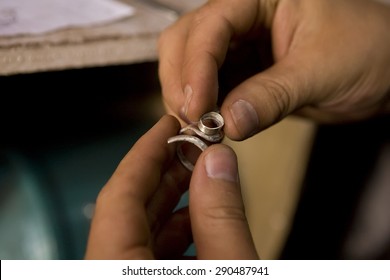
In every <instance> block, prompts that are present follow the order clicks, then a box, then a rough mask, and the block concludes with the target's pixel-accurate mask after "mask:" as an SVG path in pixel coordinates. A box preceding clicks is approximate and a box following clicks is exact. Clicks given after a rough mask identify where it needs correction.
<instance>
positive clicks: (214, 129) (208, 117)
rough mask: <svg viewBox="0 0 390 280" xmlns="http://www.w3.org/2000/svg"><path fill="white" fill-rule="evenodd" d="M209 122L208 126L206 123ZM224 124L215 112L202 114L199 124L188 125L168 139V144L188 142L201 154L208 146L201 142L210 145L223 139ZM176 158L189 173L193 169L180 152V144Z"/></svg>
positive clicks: (181, 151)
mask: <svg viewBox="0 0 390 280" xmlns="http://www.w3.org/2000/svg"><path fill="white" fill-rule="evenodd" d="M208 122H210V124H209V123H208ZM224 124H225V122H224V120H223V117H222V115H220V114H219V113H217V112H209V113H206V114H204V115H203V116H202V117H201V118H200V120H199V122H198V123H197V125H196V124H190V125H188V126H186V127H184V128H182V129H181V130H180V132H179V133H180V134H179V135H176V136H173V137H170V138H169V139H168V144H171V143H174V142H189V143H192V144H194V145H195V146H197V147H198V148H199V149H200V150H201V151H202V152H203V151H204V150H206V149H207V147H208V145H207V144H206V143H205V142H204V141H203V140H206V141H208V142H210V143H219V142H221V141H222V139H223V136H224V134H223V131H222V128H223V126H224ZM185 133H194V134H196V135H197V136H198V137H197V136H195V135H188V134H185ZM176 153H177V156H178V157H179V160H180V162H181V163H182V164H183V165H184V167H185V168H187V169H188V170H189V171H192V170H193V169H194V165H193V164H192V163H191V162H190V161H189V160H188V159H187V158H186V157H185V155H184V154H183V150H182V143H181V144H179V145H178V146H177V149H176Z"/></svg>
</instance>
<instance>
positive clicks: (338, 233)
mask: <svg viewBox="0 0 390 280" xmlns="http://www.w3.org/2000/svg"><path fill="white" fill-rule="evenodd" d="M18 1H22V0H15V1H8V0H7V1H5V2H3V4H4V3H8V6H7V7H6V9H5V10H4V7H3V10H2V9H1V7H2V6H0V26H1V25H3V26H4V25H6V24H9V23H10V22H12V20H13V19H14V18H15V17H14V15H15V13H12V12H10V11H19V10H18V9H17V8H18V7H16V6H12V5H11V4H12V3H13V4H15V3H17V2H18ZM39 1H40V0H36V3H39ZM91 1H98V0H91ZM99 1H100V0H99ZM53 2H55V1H53ZM203 2H205V1H194V0H192V1H191V0H186V1H174V0H170V1H168V0H164V1H163V0H161V1H149V0H148V1H131V0H126V1H120V2H119V3H121V4H124V5H127V6H128V7H131V8H132V9H133V10H132V12H131V13H130V14H126V16H124V17H121V18H116V19H115V20H112V21H110V22H105V23H104V24H98V23H96V22H95V23H94V24H91V23H90V25H88V26H67V27H63V28H57V29H56V30H49V31H46V32H43V33H36V34H20V33H16V34H14V35H9V34H7V35H0V93H1V94H0V97H1V103H0V104H1V110H0V124H1V126H0V136H1V137H0V259H82V258H83V255H84V251H85V245H86V240H87V235H88V230H89V223H90V220H91V216H92V214H93V209H94V202H95V199H96V196H97V194H98V192H99V191H100V189H101V187H102V186H103V185H104V184H105V183H106V181H107V180H108V179H109V177H110V176H111V174H112V172H113V171H114V170H115V168H116V166H117V164H118V163H119V161H120V160H121V159H122V157H123V156H124V155H125V154H126V153H127V151H128V150H129V149H130V148H131V146H132V145H133V144H134V142H135V141H136V140H137V139H138V138H139V137H140V136H141V135H142V134H143V133H144V132H146V131H147V130H148V129H149V128H150V127H151V126H152V125H153V124H154V123H155V122H156V121H157V120H158V119H159V117H160V116H161V115H162V114H163V113H164V109H163V106H162V104H161V90H160V85H159V81H158V76H157V68H158V62H157V53H156V41H157V38H158V35H159V33H160V32H161V30H162V29H163V28H165V27H166V26H168V25H169V24H170V23H172V22H173V21H174V20H175V19H176V18H177V17H178V16H179V15H180V14H182V13H184V12H185V11H187V10H190V9H192V8H194V7H196V6H198V5H200V4H201V3H203ZM10 3H11V4H10ZM21 3H23V1H22V2H21ZM95 3H97V2H95ZM11 8H12V9H14V10H12V9H11ZM105 8H106V9H107V7H105ZM116 8H120V6H119V7H118V6H117V7H116ZM122 8H123V7H122ZM125 10H126V9H125ZM69 13H71V12H69ZM16 14H17V13H16ZM74 17H76V16H74ZM106 20H107V19H106ZM79 24H80V23H79ZM0 31H1V28H0ZM0 34H1V33H0ZM264 34H267V33H264ZM254 46H255V47H256V49H252V48H248V47H247V45H242V46H239V45H235V46H233V47H232V50H231V51H232V52H231V55H229V56H228V57H227V61H226V63H225V65H224V66H223V68H222V69H221V71H220V83H221V97H220V100H222V99H223V96H224V95H225V94H226V93H227V92H228V91H229V89H230V88H231V87H233V86H234V85H235V84H236V83H237V82H238V81H239V80H240V79H242V78H245V77H246V76H248V75H250V74H251V73H253V72H254V71H259V66H258V65H253V63H252V62H253V61H260V62H261V64H262V65H261V67H266V66H267V65H269V64H270V63H272V61H270V60H269V57H270V49H269V48H267V47H266V46H263V45H254ZM258 48H260V50H261V51H260V52H258ZM255 51H256V52H255ZM254 53H256V55H257V57H256V58H257V60H256V59H254V57H253V54H254ZM246 61H247V62H248V63H246V64H245V65H246V67H245V71H240V76H237V73H236V72H234V70H236V68H235V67H234V65H236V64H237V63H241V65H242V64H244V62H246ZM233 72H234V75H233ZM389 136H390V135H389V118H388V117H381V118H377V119H372V120H368V121H365V122H359V123H354V124H339V125H319V124H316V123H313V122H311V121H309V120H305V119H301V118H298V117H294V116H291V117H288V118H286V119H285V120H283V121H282V122H280V123H279V124H277V125H275V126H273V127H271V128H269V129H267V130H266V131H264V132H262V133H261V134H259V135H257V136H254V137H252V138H250V139H248V140H246V141H242V142H232V141H230V140H229V139H225V140H224V142H225V143H226V144H228V145H230V146H232V147H233V149H234V150H235V151H236V153H237V154H238V158H239V168H240V177H241V180H242V190H243V195H244V201H245V206H246V211H247V215H248V219H249V224H250V227H251V230H252V233H253V236H254V239H255V244H256V247H257V249H258V251H259V254H260V256H261V257H262V258H264V259H280V258H281V259H381V258H385V259H386V258H389V257H390V214H389V213H390V206H389V205H390V203H389V200H390V183H389V182H390V178H389V174H390V172H389V170H390V145H389V143H390V141H389V139H390V137H389ZM181 203H182V204H184V203H185V197H184V198H183V201H182V202H181Z"/></svg>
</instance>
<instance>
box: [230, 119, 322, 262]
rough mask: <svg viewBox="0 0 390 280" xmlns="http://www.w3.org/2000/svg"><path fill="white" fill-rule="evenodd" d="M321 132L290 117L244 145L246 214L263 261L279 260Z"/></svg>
mask: <svg viewBox="0 0 390 280" xmlns="http://www.w3.org/2000/svg"><path fill="white" fill-rule="evenodd" d="M315 128H316V126H315V125H314V123H312V122H309V121H307V120H304V119H301V118H296V117H287V118H286V119H285V120H283V121H282V122H280V123H279V124H277V125H275V126H273V127H271V128H269V129H267V130H265V131H264V132H262V133H260V134H258V135H256V136H254V137H252V138H250V139H248V140H246V141H243V142H233V141H230V140H227V139H226V140H224V142H225V143H226V144H228V145H230V146H231V147H232V148H233V149H234V150H235V151H236V153H237V156H238V160H239V169H240V178H241V187H242V192H243V196H244V202H245V207H246V213H247V216H248V220H249V224H250V227H251V231H252V235H253V238H254V240H255V244H256V248H257V250H258V252H259V254H260V257H261V258H262V259H277V258H278V256H279V252H280V250H281V249H282V247H283V245H284V241H285V238H286V236H287V234H288V232H289V230H290V225H291V221H292V218H293V214H294V211H295V207H296V203H297V200H298V195H299V192H300V187H301V183H302V180H303V178H304V175H305V171H306V166H307V163H308V158H309V155H310V151H311V147H312V142H313V139H314V135H315V131H316V129H315Z"/></svg>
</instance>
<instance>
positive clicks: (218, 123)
mask: <svg viewBox="0 0 390 280" xmlns="http://www.w3.org/2000/svg"><path fill="white" fill-rule="evenodd" d="M207 121H210V122H211V123H212V124H211V125H208V124H206V122H207ZM224 124H225V122H224V120H223V117H222V116H221V115H220V114H219V113H217V112H209V113H207V114H204V115H203V116H202V117H201V118H200V121H199V123H198V128H199V130H200V131H202V132H203V133H204V134H206V135H215V134H216V133H219V132H220V130H221V129H222V127H223V125H224Z"/></svg>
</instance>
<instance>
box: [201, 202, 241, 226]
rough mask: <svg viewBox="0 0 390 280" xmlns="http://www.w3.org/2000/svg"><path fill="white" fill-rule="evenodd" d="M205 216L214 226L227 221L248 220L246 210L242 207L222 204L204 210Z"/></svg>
mask: <svg viewBox="0 0 390 280" xmlns="http://www.w3.org/2000/svg"><path fill="white" fill-rule="evenodd" d="M203 214H204V217H205V219H206V220H207V221H208V223H210V224H212V225H213V226H215V225H217V224H219V223H226V222H246V216H245V211H244V209H242V208H241V207H232V206H221V207H212V208H208V209H206V210H205V211H204V213H203Z"/></svg>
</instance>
